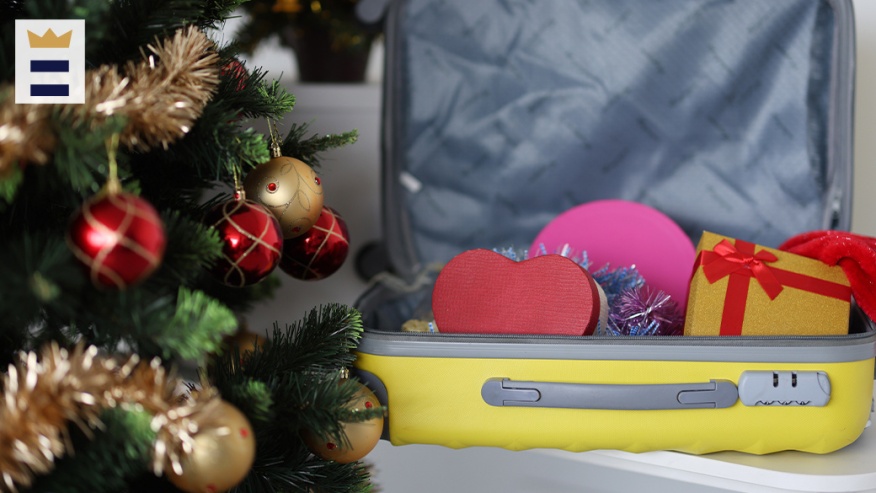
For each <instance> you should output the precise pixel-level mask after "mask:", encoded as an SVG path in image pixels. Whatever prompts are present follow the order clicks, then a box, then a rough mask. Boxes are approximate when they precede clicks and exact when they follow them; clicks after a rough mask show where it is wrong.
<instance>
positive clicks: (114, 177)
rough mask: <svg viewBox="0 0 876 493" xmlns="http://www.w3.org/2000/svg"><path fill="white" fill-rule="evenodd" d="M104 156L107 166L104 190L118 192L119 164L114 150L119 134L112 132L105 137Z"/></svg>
mask: <svg viewBox="0 0 876 493" xmlns="http://www.w3.org/2000/svg"><path fill="white" fill-rule="evenodd" d="M105 144H106V158H107V165H108V167H109V169H108V171H107V179H106V190H107V192H109V193H119V192H121V191H122V184H121V182H119V164H118V162H117V161H116V152H117V151H118V149H119V134H118V133H113V134H112V135H111V136H110V137H109V138H108V139H106V143H105Z"/></svg>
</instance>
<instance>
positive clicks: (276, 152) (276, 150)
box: [271, 141, 283, 158]
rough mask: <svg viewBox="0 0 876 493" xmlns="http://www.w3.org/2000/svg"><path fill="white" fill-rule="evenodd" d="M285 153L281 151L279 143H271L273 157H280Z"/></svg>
mask: <svg viewBox="0 0 876 493" xmlns="http://www.w3.org/2000/svg"><path fill="white" fill-rule="evenodd" d="M282 155H283V151H281V150H280V144H279V143H278V142H277V141H274V142H271V157H272V158H274V157H280V156H282Z"/></svg>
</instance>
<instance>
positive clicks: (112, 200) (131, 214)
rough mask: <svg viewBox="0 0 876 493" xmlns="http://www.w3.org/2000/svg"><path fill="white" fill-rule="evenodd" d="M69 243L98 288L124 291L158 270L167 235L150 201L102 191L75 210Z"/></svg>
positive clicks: (69, 229)
mask: <svg viewBox="0 0 876 493" xmlns="http://www.w3.org/2000/svg"><path fill="white" fill-rule="evenodd" d="M67 243H68V245H70V249H71V250H72V251H73V254H74V255H75V256H76V258H77V259H79V260H80V261H81V262H82V264H83V265H85V267H86V268H87V269H88V274H89V277H90V278H91V281H92V282H93V283H94V284H95V285H96V286H99V287H113V288H118V289H125V288H127V287H128V286H131V285H133V284H136V283H138V282H140V281H142V280H143V279H146V278H147V277H149V275H150V274H152V272H154V271H155V269H157V268H158V266H159V265H160V264H161V260H162V258H163V257H164V248H165V245H166V244H167V237H166V235H165V232H164V224H163V223H162V222H161V218H160V217H158V212H156V211H155V208H154V207H152V204H150V203H149V202H147V201H146V200H144V199H142V198H140V197H138V196H136V195H134V194H130V193H127V192H109V191H106V190H104V191H102V192H100V193H98V194H97V195H95V196H94V197H92V198H90V199H88V200H87V201H86V202H85V203H84V204H83V205H82V207H81V208H80V209H79V210H78V211H76V213H75V214H73V218H72V219H71V221H70V226H69V228H68V230H67Z"/></svg>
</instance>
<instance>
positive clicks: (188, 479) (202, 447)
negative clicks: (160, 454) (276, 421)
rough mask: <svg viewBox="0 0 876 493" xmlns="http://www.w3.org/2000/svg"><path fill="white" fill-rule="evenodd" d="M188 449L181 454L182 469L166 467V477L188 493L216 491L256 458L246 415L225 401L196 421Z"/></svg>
mask: <svg viewBox="0 0 876 493" xmlns="http://www.w3.org/2000/svg"><path fill="white" fill-rule="evenodd" d="M199 425H200V429H199V431H198V433H197V434H196V435H195V436H194V440H193V442H194V443H193V444H192V451H191V453H188V454H184V455H183V456H182V457H181V458H180V466H181V467H182V472H181V473H180V474H177V473H176V472H175V471H174V470H173V468H172V467H168V468H167V479H168V480H170V482H171V483H173V485H174V486H176V487H177V488H179V489H181V490H183V491H186V492H189V493H218V492H220V491H226V490H228V489H230V488H233V487H234V486H236V485H237V484H238V483H240V482H241V481H243V478H245V477H246V475H247V474H249V470H250V468H251V467H252V464H253V461H254V460H255V449H256V443H255V437H254V436H253V431H252V426H250V424H249V421H248V420H247V419H246V416H244V415H243V413H241V412H240V411H239V410H238V409H237V408H236V407H234V406H232V405H231V404H228V403H227V402H225V401H222V402H221V403H219V406H218V407H217V408H216V409H215V410H213V412H211V413H210V415H209V416H208V417H206V418H205V422H203V423H199Z"/></svg>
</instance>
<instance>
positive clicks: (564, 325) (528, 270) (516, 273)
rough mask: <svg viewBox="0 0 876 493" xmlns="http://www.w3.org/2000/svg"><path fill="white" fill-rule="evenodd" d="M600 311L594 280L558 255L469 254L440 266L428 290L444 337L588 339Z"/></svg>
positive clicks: (490, 252)
mask: <svg viewBox="0 0 876 493" xmlns="http://www.w3.org/2000/svg"><path fill="white" fill-rule="evenodd" d="M599 309H600V301H599V291H598V288H597V285H596V283H595V282H594V281H593V278H592V277H591V276H590V274H589V273H588V272H587V271H586V270H584V269H583V268H582V267H581V266H579V265H578V264H576V263H575V262H574V261H573V260H572V259H569V258H567V257H563V256H561V255H542V256H539V257H534V258H531V259H528V260H524V261H522V262H516V261H514V260H511V259H509V258H507V257H505V256H504V255H501V254H499V253H496V252H493V251H490V250H483V249H478V250H469V251H467V252H463V253H461V254H459V255H457V256H456V257H454V258H453V259H451V260H450V262H448V263H447V265H446V266H444V268H443V269H442V270H441V273H440V274H439V275H438V279H437V280H436V281H435V288H434V290H433V291H432V311H433V312H434V314H435V324H436V325H437V326H438V330H439V331H440V332H442V333H445V332H446V333H472V334H538V335H544V334H551V335H576V336H581V335H590V334H592V333H593V331H594V330H595V329H596V325H597V322H598V320H599Z"/></svg>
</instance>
